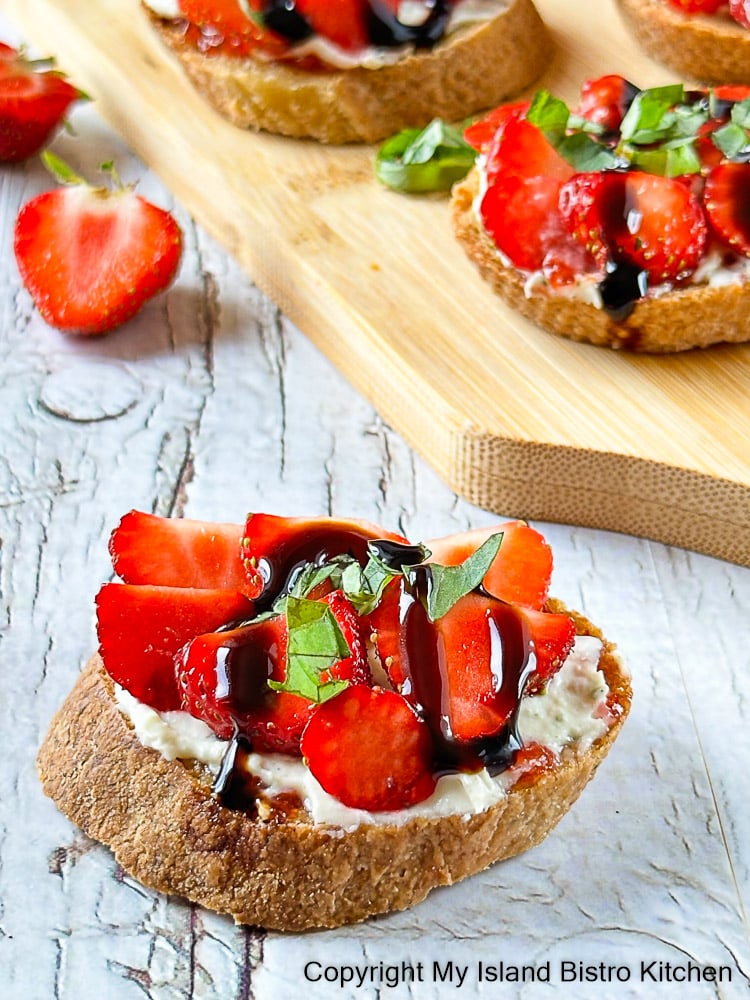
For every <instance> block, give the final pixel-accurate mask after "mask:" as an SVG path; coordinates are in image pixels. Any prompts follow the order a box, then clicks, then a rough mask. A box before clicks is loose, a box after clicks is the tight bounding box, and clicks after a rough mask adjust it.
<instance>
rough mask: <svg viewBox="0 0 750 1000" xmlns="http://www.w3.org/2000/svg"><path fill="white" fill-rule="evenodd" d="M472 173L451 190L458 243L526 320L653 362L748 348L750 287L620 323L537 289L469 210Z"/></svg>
mask: <svg viewBox="0 0 750 1000" xmlns="http://www.w3.org/2000/svg"><path fill="white" fill-rule="evenodd" d="M478 191H479V174H478V171H477V170H476V168H474V169H472V170H471V171H470V173H469V174H468V176H467V177H466V178H465V179H464V180H463V181H461V182H460V183H459V184H457V185H456V186H455V187H454V188H453V192H452V219H453V228H454V231H455V234H456V237H457V238H458V241H459V242H460V243H461V245H462V246H463V248H464V250H465V251H466V253H467V255H468V256H469V258H470V259H471V260H472V261H473V262H474V263H475V264H476V266H477V267H478V269H479V272H480V274H481V275H482V277H483V278H485V280H486V281H487V282H488V283H489V284H490V285H491V286H492V288H493V290H494V291H495V292H496V293H497V294H498V295H499V296H500V297H501V298H502V299H503V300H504V301H505V302H507V303H508V305H510V306H512V307H513V308H514V309H516V310H517V311H518V312H519V313H521V314H522V315H523V316H526V317H527V318H528V319H530V320H531V321H532V322H533V323H536V324H537V325H538V326H541V327H543V328H544V329H545V330H547V331H549V332H550V333H556V334H560V335H561V336H563V337H568V338H569V339H571V340H579V341H586V342H587V343H590V344H597V345H599V346H604V347H611V348H615V349H625V350H630V351H638V352H642V353H651V354H669V353H674V352H676V351H686V350H690V349H692V348H697V347H710V346H711V345H712V344H719V343H743V342H745V341H747V340H750V283H748V282H745V283H742V284H732V285H725V286H723V287H719V286H709V285H696V286H693V287H689V288H681V289H678V290H676V291H673V292H669V293H668V294H665V295H661V296H658V297H651V298H643V299H640V300H639V301H638V302H637V303H636V304H635V306H634V307H633V310H632V312H631V313H630V314H629V315H628V316H627V317H625V318H624V319H621V320H616V319H613V318H612V316H610V315H609V314H608V313H607V312H605V310H603V309H598V308H597V307H596V306H594V305H591V304H590V303H588V302H583V301H581V300H580V299H571V298H566V297H565V296H563V295H556V294H554V293H551V292H548V291H546V290H545V289H544V288H538V289H535V290H534V291H533V292H532V293H531V294H530V295H527V294H526V288H525V286H526V282H527V277H528V275H527V273H526V272H524V271H519V270H518V269H517V268H515V267H512V266H506V265H505V264H503V262H502V260H501V259H500V256H499V254H498V251H497V248H496V247H495V245H494V243H493V242H492V240H491V239H490V238H489V236H488V235H487V234H486V232H485V231H484V229H483V227H482V226H481V225H480V223H479V220H478V218H477V215H476V212H475V211H474V208H473V203H474V199H475V197H476V195H477V192H478Z"/></svg>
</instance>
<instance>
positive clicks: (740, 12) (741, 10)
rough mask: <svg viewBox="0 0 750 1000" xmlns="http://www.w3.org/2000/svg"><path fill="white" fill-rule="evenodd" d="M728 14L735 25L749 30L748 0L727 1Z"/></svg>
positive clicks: (749, 9) (749, 1) (749, 4)
mask: <svg viewBox="0 0 750 1000" xmlns="http://www.w3.org/2000/svg"><path fill="white" fill-rule="evenodd" d="M729 13H730V14H731V16H732V17H733V18H734V19H735V21H736V22H737V24H741V25H742V27H743V28H750V0H729Z"/></svg>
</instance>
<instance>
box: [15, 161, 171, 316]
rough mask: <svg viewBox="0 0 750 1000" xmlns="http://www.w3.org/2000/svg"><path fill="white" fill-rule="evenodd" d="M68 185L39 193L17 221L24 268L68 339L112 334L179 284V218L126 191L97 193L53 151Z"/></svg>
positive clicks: (109, 169) (37, 299)
mask: <svg viewBox="0 0 750 1000" xmlns="http://www.w3.org/2000/svg"><path fill="white" fill-rule="evenodd" d="M42 159H43V160H44V163H45V164H46V166H47V167H48V169H49V170H50V171H51V172H52V173H53V174H54V176H55V177H56V178H57V179H58V180H59V181H61V182H62V184H63V186H62V187H58V188H55V189H54V190H52V191H46V192H44V193H43V194H40V195H37V196H36V197H35V198H32V199H31V200H30V201H29V202H27V203H26V205H24V207H23V208H22V209H21V212H20V213H19V216H18V219H17V220H16V225H15V232H14V242H13V246H14V250H15V255H16V262H17V264H18V270H19V272H20V275H21V279H22V280H23V283H24V285H25V286H26V288H27V290H28V291H29V293H30V294H31V297H32V298H33V300H34V304H35V305H36V307H37V309H38V310H39V312H40V313H41V314H42V316H43V317H44V319H45V320H46V321H47V322H48V323H49V324H50V325H51V326H54V327H57V328H58V329H60V330H63V331H65V332H67V333H79V334H100V333H106V332H107V331H109V330H112V329H114V328H115V327H118V326H120V325H122V324H123V323H125V322H126V321H127V320H129V319H131V318H132V317H133V316H134V315H135V314H136V313H137V312H138V311H139V310H140V309H141V308H142V307H143V306H144V305H145V303H146V302H147V301H148V300H149V299H151V298H153V296H154V295H156V294H158V293H159V292H162V291H164V289H166V288H167V287H168V286H169V285H170V284H171V283H172V281H173V279H174V277H175V275H176V273H177V268H178V266H179V263H180V258H181V255H182V233H181V231H180V228H179V226H178V224H177V222H176V221H175V219H174V218H173V216H172V215H171V214H170V213H169V212H167V211H165V210H164V209H162V208H158V207H157V206H156V205H153V204H152V203H151V202H149V201H146V199H145V198H142V197H141V196H140V195H137V194H136V193H135V192H134V191H133V189H132V188H130V187H126V186H123V185H122V184H121V183H120V181H119V178H118V177H117V174H116V171H115V169H114V166H113V165H112V164H111V163H108V164H104V165H103V167H102V169H103V170H104V171H105V172H106V173H107V174H109V176H110V178H111V179H112V181H113V186H112V187H111V188H110V187H104V186H102V187H93V186H91V185H89V184H88V183H87V182H86V181H85V180H84V179H83V178H82V177H79V176H78V175H77V174H75V173H74V172H73V171H72V170H71V169H70V167H69V166H68V165H67V164H66V163H64V162H63V161H62V160H60V159H59V157H57V156H54V155H53V154H52V153H50V152H49V151H47V152H45V153H43V154H42Z"/></svg>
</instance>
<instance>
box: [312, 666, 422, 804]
mask: <svg viewBox="0 0 750 1000" xmlns="http://www.w3.org/2000/svg"><path fill="white" fill-rule="evenodd" d="M302 754H303V756H304V757H305V759H306V760H307V763H308V765H309V767H310V770H311V772H312V773H313V775H314V776H315V778H316V779H317V781H318V782H319V783H320V785H321V786H322V787H323V788H324V789H325V791H327V792H328V793H329V795H333V796H334V797H335V798H336V799H338V800H339V801H340V802H343V803H344V805H347V806H350V807H351V808H353V809H366V810H368V811H370V812H382V811H386V810H390V809H403V808H406V807H407V806H411V805H415V804H416V803H417V802H422V801H423V800H424V799H426V798H427V797H428V796H429V795H431V794H432V792H433V791H434V789H435V784H436V779H435V775H434V774H433V771H432V739H431V737H430V732H429V729H428V728H427V726H426V724H425V723H424V722H423V720H422V719H420V718H419V717H418V716H417V715H416V713H415V712H414V711H413V709H412V708H411V707H410V705H409V704H408V703H407V702H406V701H405V699H404V698H402V697H401V695H400V694H397V693H396V692H394V691H385V690H383V689H382V688H377V687H376V688H370V687H366V686H364V685H354V686H351V687H348V688H347V689H346V690H345V691H342V692H341V694H339V695H337V696H336V697H335V698H331V700H330V701H327V702H325V703H324V704H323V705H320V706H319V707H318V708H317V709H316V710H315V712H314V713H313V714H312V716H311V717H310V721H309V722H308V724H307V726H306V728H305V731H304V733H303V734H302Z"/></svg>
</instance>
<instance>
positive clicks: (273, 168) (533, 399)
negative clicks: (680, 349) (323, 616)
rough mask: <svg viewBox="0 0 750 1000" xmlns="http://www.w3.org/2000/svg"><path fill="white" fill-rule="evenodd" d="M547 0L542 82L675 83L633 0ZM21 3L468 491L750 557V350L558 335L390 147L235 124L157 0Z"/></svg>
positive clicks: (497, 506)
mask: <svg viewBox="0 0 750 1000" xmlns="http://www.w3.org/2000/svg"><path fill="white" fill-rule="evenodd" d="M537 6H538V8H539V10H540V12H541V14H542V16H543V17H544V18H545V20H546V21H547V23H548V25H549V27H550V29H551V31H552V35H553V39H554V56H553V57H552V60H551V63H550V68H549V71H548V73H547V75H546V77H545V78H544V79H543V80H542V81H541V82H542V83H543V84H544V85H546V86H549V87H550V88H551V89H554V90H555V92H556V93H558V94H560V95H561V96H563V97H568V98H571V99H572V98H574V96H575V95H576V93H577V91H578V88H579V86H580V83H581V82H582V80H583V79H585V78H586V77H587V76H592V75H594V76H598V75H601V74H603V73H611V72H619V73H623V74H624V75H626V76H628V77H629V78H630V79H632V80H633V81H634V82H636V83H638V84H639V85H641V86H651V85H655V84H658V83H665V82H669V81H670V80H671V79H673V78H672V77H670V75H669V72H668V71H667V70H664V69H662V68H660V67H658V66H657V65H656V64H655V63H654V62H652V61H651V60H650V59H648V58H647V57H645V56H644V55H642V54H641V53H640V52H639V51H638V49H637V46H636V44H635V42H634V41H633V40H632V39H631V38H630V37H629V35H628V34H627V32H626V30H625V28H624V26H623V24H622V22H621V20H620V18H619V15H618V14H617V12H616V10H615V7H614V2H613V0H602V2H600V3H598V4H581V3H579V2H577V0H538V3H537ZM3 7H4V9H5V10H6V12H7V13H8V15H9V16H10V17H11V18H13V19H14V20H15V21H16V23H17V24H18V26H19V27H20V28H21V29H22V30H23V31H24V32H25V33H26V35H27V36H28V38H29V39H30V41H31V42H33V43H34V45H35V46H37V47H38V48H39V49H40V50H43V51H44V52H45V53H54V54H55V55H56V56H57V57H58V60H59V62H60V64H61V66H62V67H63V68H64V69H65V70H66V71H67V72H68V73H69V74H70V75H71V76H72V77H73V78H74V80H75V82H76V83H77V84H78V85H79V86H81V87H83V88H84V89H85V90H86V91H87V92H88V93H89V94H90V95H91V96H92V97H94V98H95V99H96V101H97V104H98V108H99V110H100V112H101V114H102V115H103V117H105V118H106V119H107V120H108V121H109V123H110V124H111V125H112V126H113V127H114V128H115V129H116V130H117V131H118V132H119V133H120V134H121V135H122V136H123V138H124V139H125V140H126V141H127V142H128V143H129V144H130V145H131V146H132V147H133V148H134V149H135V150H136V151H137V152H138V153H139V154H140V155H141V156H142V157H143V159H144V160H145V161H146V162H147V163H148V164H149V165H150V166H151V167H152V168H153V169H154V170H155V171H156V172H157V173H158V174H159V175H160V176H161V177H162V179H163V180H164V181H165V182H166V183H167V184H168V185H169V187H170V188H171V190H172V191H173V192H174V194H175V195H176V196H177V197H178V198H179V199H180V200H181V201H182V202H183V204H184V205H186V206H187V207H188V208H189V209H190V210H191V212H192V213H193V214H194V215H195V217H196V218H197V219H198V220H199V221H200V222H201V223H202V224H203V225H204V226H205V227H206V228H207V229H208V230H209V231H210V232H211V233H212V234H213V235H214V236H215V237H216V238H217V239H218V240H219V241H220V242H221V243H223V244H224V245H225V246H226V247H227V248H228V249H229V250H230V251H231V252H232V253H233V254H234V255H235V256H236V257H237V258H238V259H239V261H240V262H241V264H242V265H243V267H245V268H246V269H247V271H248V272H249V273H250V274H251V276H252V277H253V279H254V280H255V281H256V282H257V284H258V285H259V286H260V287H261V288H262V289H263V290H264V291H266V292H267V293H268V294H269V295H270V296H271V297H272V298H273V299H274V301H276V302H277V304H278V305H279V306H280V307H281V309H282V310H283V311H284V313H286V314H287V315H288V316H289V317H290V318H291V319H292V320H293V321H294V322H295V323H296V324H297V325H298V326H299V327H300V328H301V329H302V330H303V331H304V332H305V333H306V334H307V335H308V336H309V337H310V338H311V339H312V340H313V341H314V342H315V343H316V344H317V345H318V346H319V347H320V348H321V349H322V350H323V351H324V352H325V353H326V354H327V355H328V356H329V357H330V358H331V359H332V361H333V362H334V363H335V364H336V365H337V366H338V367H339V368H340V369H341V370H342V371H343V372H344V374H345V375H346V376H347V377H348V378H349V379H350V380H351V381H352V382H353V383H354V384H355V385H356V386H357V387H358V388H359V389H360V390H361V391H362V392H363V393H364V394H365V395H366V396H367V397H368V398H369V399H370V400H371V402H372V403H373V404H374V405H375V407H376V408H377V409H378V410H379V411H380V412H381V414H382V415H383V416H384V417H385V418H386V419H387V420H388V421H389V422H390V423H392V424H393V425H394V426H395V427H396V428H397V429H398V430H399V431H400V432H401V433H402V434H403V436H404V437H405V438H406V439H407V440H408V441H409V442H410V443H411V444H412V445H413V446H414V447H415V448H416V449H417V450H418V451H419V452H420V453H421V454H422V455H423V456H424V457H425V458H426V459H427V460H428V461H429V462H430V463H431V464H432V465H433V466H434V467H435V469H436V470H437V471H438V472H439V473H440V474H441V475H442V476H443V478H444V479H446V480H447V481H448V483H450V485H451V486H452V487H453V488H454V489H455V490H456V491H457V492H459V493H460V494H462V495H464V496H465V497H466V498H468V499H469V500H471V501H473V502H475V503H478V504H480V505H481V506H483V507H487V508H490V509H494V510H496V511H497V512H499V513H502V514H503V515H514V516H521V517H526V518H534V519H541V520H548V521H563V522H566V523H572V524H580V525H585V526H591V527H599V528H607V529H612V530H617V531H623V532H627V533H630V534H635V535H642V536H645V537H649V538H652V539H655V540H658V541H663V542H667V543H670V544H676V545H679V546H682V547H685V548H690V549H694V550H696V551H700V552H704V553H708V554H710V555H715V556H718V557H720V558H724V559H727V560H731V561H734V562H738V563H742V564H744V565H750V399H749V394H748V388H749V387H750V346H737V347H718V348H712V349H710V350H709V351H705V352H693V353H690V354H686V355H681V356H676V357H635V356H630V355H627V354H623V353H615V352H611V351H609V350H604V349H600V348H595V347H591V346H589V345H585V344H574V343H572V342H568V341H566V340H562V339H560V338H556V337H553V336H551V335H549V334H546V333H544V332H542V331H540V330H537V329H535V328H534V327H533V326H531V325H530V324H529V323H528V322H527V321H525V320H524V319H522V318H520V317H518V316H516V315H515V314H513V313H512V312H511V311H510V310H508V309H507V308H506V307H505V306H504V305H503V304H502V303H500V302H499V301H497V299H496V298H495V297H494V295H493V294H492V293H491V292H490V291H489V289H488V288H487V287H486V286H485V285H484V283H483V282H482V281H481V279H480V278H479V277H478V275H477V274H476V273H475V271H474V269H473V267H472V265H471V264H470V263H469V262H468V261H467V260H466V258H465V257H464V255H463V252H462V251H461V250H460V248H459V247H458V246H457V244H456V243H455V241H454V239H453V236H452V233H451V229H450V223H449V211H448V205H447V202H446V201H445V200H434V199H431V198H426V199H424V198H423V199H419V198H409V197H404V196H401V195H398V194H395V193H392V192H389V191H386V190H383V189H382V188H380V187H379V185H378V184H377V183H376V182H375V180H374V179H373V175H372V155H373V150H372V149H371V148H368V147H359V148H324V147H320V146H317V145H315V144H312V143H306V142H298V141H294V140H288V139H282V138H276V137H272V136H266V135H255V134H251V133H245V132H241V131H239V130H237V129H235V128H234V127H233V126H231V125H229V124H227V123H225V122H224V121H222V120H221V119H220V118H219V117H218V116H217V115H216V114H215V113H214V112H213V111H212V110H211V109H210V108H209V107H208V105H207V104H205V103H204V102H203V100H202V99H201V98H200V96H199V95H197V94H196V93H195V92H194V91H193V90H192V88H191V87H190V86H189V84H188V83H187V81H186V79H185V78H184V77H183V75H182V72H181V70H180V68H179V67H178V66H177V64H176V62H174V61H173V59H172V57H171V56H170V55H169V54H167V53H166V52H165V51H164V50H163V49H162V47H161V44H160V42H159V41H158V40H157V39H156V38H155V37H153V35H152V32H151V29H150V26H149V24H148V22H147V20H146V18H145V17H144V16H143V15H142V13H141V11H140V9H139V7H138V3H137V0H99V2H98V3H96V4H92V3H91V2H90V0H3ZM590 39H596V47H594V46H593V45H592V43H591V42H590V41H587V40H590Z"/></svg>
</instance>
